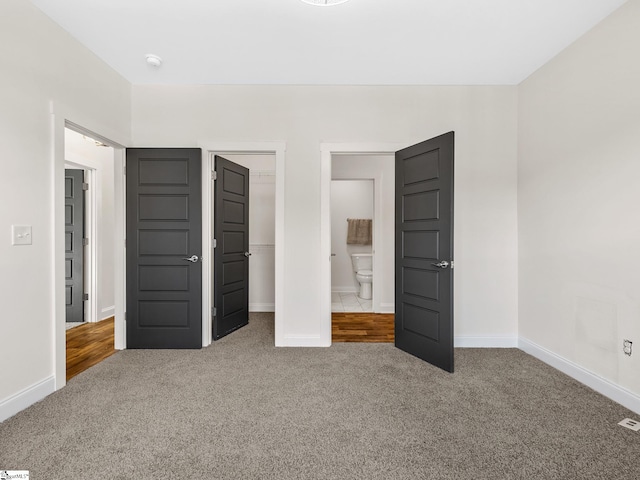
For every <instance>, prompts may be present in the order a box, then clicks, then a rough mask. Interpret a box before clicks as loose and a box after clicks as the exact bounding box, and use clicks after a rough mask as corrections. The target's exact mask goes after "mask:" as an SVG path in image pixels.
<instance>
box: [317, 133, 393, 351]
mask: <svg viewBox="0 0 640 480" xmlns="http://www.w3.org/2000/svg"><path fill="white" fill-rule="evenodd" d="M386 148H389V150H388V151H387V150H386ZM386 148H385V149H382V148H381V149H380V150H378V149H377V148H375V146H372V148H371V151H368V148H366V146H362V145H354V146H351V145H327V146H326V148H323V151H322V152H323V153H322V165H323V167H328V168H323V174H322V177H321V189H322V190H321V191H322V198H321V203H322V207H323V208H322V211H323V215H322V232H323V236H322V240H321V246H322V249H323V252H324V251H325V250H324V249H325V248H326V246H327V244H328V245H329V248H330V252H329V256H330V262H329V268H328V269H327V270H328V272H327V275H328V281H326V277H324V274H325V272H324V271H323V272H322V273H323V281H325V283H323V285H324V286H325V288H327V292H325V291H324V290H323V298H324V299H325V301H326V302H328V303H329V305H328V306H327V305H326V303H325V302H323V333H326V334H327V336H328V340H329V342H330V341H331V340H332V339H333V341H385V342H388V341H393V313H394V307H395V289H394V278H395V277H394V191H395V190H394V189H395V183H394V182H395V164H394V158H395V157H394V150H393V149H394V148H395V145H392V146H389V147H386ZM343 182H347V183H343ZM349 182H355V183H349ZM367 182H368V184H367ZM365 185H368V187H365ZM365 188H368V189H369V191H370V193H367V195H368V196H369V195H370V196H369V198H371V199H372V202H371V203H370V204H369V205H368V206H367V205H365V204H362V205H361V206H360V208H361V209H360V210H359V211H360V212H362V215H366V214H367V212H369V214H370V215H371V218H372V220H373V222H372V239H371V240H372V241H371V246H369V247H367V246H356V245H346V241H347V228H348V222H347V220H346V218H342V217H343V216H344V215H342V213H344V212H341V211H340V210H343V208H342V209H341V208H340V207H337V205H338V204H339V203H342V202H343V201H344V200H345V199H346V198H347V197H348V196H350V195H351V196H353V195H355V194H356V192H357V191H358V190H364V189H365ZM341 190H344V191H341ZM335 194H337V195H339V196H340V198H342V200H340V198H338V199H336V198H334V197H335ZM351 203H354V204H357V202H355V201H354V200H353V199H352V200H351ZM336 217H337V218H336ZM325 225H326V227H325ZM325 228H328V229H329V232H328V234H327V231H326V230H325ZM336 230H337V233H336ZM342 230H344V231H342ZM340 237H343V238H340ZM367 248H368V251H369V252H370V254H371V256H372V257H371V266H372V269H371V270H372V278H371V279H372V283H371V300H370V301H371V303H370V304H369V303H365V302H366V300H360V298H358V295H353V296H352V295H349V294H348V293H347V295H345V294H344V293H343V292H341V291H340V290H343V289H344V287H343V286H342V285H341V284H344V283H345V281H344V280H345V279H346V278H348V277H347V275H351V276H352V277H353V279H354V280H355V281H356V282H357V278H356V275H357V273H356V272H355V271H354V268H357V267H354V262H353V261H352V259H353V257H352V256H351V255H352V254H355V253H367ZM336 250H337V251H336ZM339 251H342V255H341V256H342V257H345V258H346V261H345V258H342V259H341V258H340V257H339V255H340V253H339ZM334 253H335V254H336V255H335V256H333V254H334ZM355 260H360V259H359V258H356V259H355ZM367 260H368V259H366V258H365V259H364V262H365V264H366V262H367ZM334 267H336V268H334ZM347 268H348V269H347ZM340 278H342V279H343V280H340ZM334 287H335V288H334ZM361 288H362V285H361V284H360V282H358V283H356V284H354V286H353V287H352V290H353V289H355V290H357V291H358V292H360V289H361ZM338 296H340V297H346V299H347V302H346V304H347V305H345V302H344V301H342V302H340V303H342V305H340V304H339V303H338V301H337V300H338ZM365 296H368V295H365ZM354 297H355V298H354ZM340 300H343V298H340ZM355 302H357V303H358V304H359V305H360V306H361V307H363V308H362V309H361V310H359V309H358V305H355ZM341 306H342V309H341V308H340V307H341ZM366 307H369V308H367V311H365V308H366ZM340 310H342V312H345V313H342V312H341V311H340ZM350 310H359V311H358V312H355V313H354V312H349V311H350ZM347 312H348V313H347ZM356 313H357V314H356ZM325 322H327V324H325ZM325 325H326V326H325ZM351 332H353V335H352V334H351Z"/></svg>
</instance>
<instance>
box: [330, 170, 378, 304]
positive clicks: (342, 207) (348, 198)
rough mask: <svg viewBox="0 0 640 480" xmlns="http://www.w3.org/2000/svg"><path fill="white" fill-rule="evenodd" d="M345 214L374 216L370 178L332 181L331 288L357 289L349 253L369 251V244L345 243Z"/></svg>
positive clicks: (346, 290)
mask: <svg viewBox="0 0 640 480" xmlns="http://www.w3.org/2000/svg"><path fill="white" fill-rule="evenodd" d="M347 218H370V219H373V180H333V181H332V182H331V253H335V257H333V258H332V259H331V290H332V291H334V292H356V291H358V281H357V280H356V277H355V272H354V271H353V268H352V264H351V254H352V253H363V252H366V253H371V252H372V246H371V245H347Z"/></svg>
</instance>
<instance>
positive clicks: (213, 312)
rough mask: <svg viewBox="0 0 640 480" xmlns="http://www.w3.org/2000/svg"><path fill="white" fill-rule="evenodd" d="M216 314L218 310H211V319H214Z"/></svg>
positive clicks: (214, 308)
mask: <svg viewBox="0 0 640 480" xmlns="http://www.w3.org/2000/svg"><path fill="white" fill-rule="evenodd" d="M217 314H218V310H217V309H216V307H213V308H212V309H211V315H212V316H213V317H215V316H216V315H217Z"/></svg>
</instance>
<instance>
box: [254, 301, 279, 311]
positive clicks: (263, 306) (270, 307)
mask: <svg viewBox="0 0 640 480" xmlns="http://www.w3.org/2000/svg"><path fill="white" fill-rule="evenodd" d="M249 311H250V312H275V311H276V304H275V303H250V304H249Z"/></svg>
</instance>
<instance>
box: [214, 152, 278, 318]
mask: <svg viewBox="0 0 640 480" xmlns="http://www.w3.org/2000/svg"><path fill="white" fill-rule="evenodd" d="M223 157H224V158H226V159H228V160H231V161H232V162H235V163H237V164H238V165H242V166H244V167H246V168H248V169H249V252H250V253H251V257H249V311H251V312H273V311H275V302H276V299H275V295H276V291H275V275H276V269H275V256H276V255H275V241H276V233H275V225H276V184H275V180H276V177H275V173H276V159H275V155H273V154H268V155H267V154H264V155H246V154H244V155H239V154H224V155H223Z"/></svg>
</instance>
